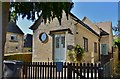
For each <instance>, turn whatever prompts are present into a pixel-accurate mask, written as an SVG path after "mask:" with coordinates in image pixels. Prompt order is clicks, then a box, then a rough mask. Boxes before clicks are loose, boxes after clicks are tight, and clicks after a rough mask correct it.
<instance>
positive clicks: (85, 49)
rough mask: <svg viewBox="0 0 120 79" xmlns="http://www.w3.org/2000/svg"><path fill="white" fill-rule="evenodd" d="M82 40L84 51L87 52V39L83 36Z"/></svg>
mask: <svg viewBox="0 0 120 79" xmlns="http://www.w3.org/2000/svg"><path fill="white" fill-rule="evenodd" d="M83 40H84V51H86V52H88V39H87V38H85V37H83Z"/></svg>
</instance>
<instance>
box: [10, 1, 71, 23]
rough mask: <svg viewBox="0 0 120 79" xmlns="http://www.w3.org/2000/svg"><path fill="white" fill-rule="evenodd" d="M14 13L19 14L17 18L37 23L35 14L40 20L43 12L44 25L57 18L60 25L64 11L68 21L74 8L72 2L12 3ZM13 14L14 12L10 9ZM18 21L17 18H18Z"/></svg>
mask: <svg viewBox="0 0 120 79" xmlns="http://www.w3.org/2000/svg"><path fill="white" fill-rule="evenodd" d="M10 6H11V8H13V11H14V12H15V13H16V14H17V16H20V15H22V18H25V17H26V18H27V19H28V20H32V21H35V20H36V18H35V13H36V14H37V17H38V18H39V16H40V13H41V12H42V15H43V19H44V23H46V22H47V20H48V21H49V23H50V22H51V20H53V18H55V17H57V19H58V21H59V23H60V25H61V19H62V13H63V11H64V12H65V13H66V17H67V19H68V13H69V12H70V10H71V9H72V7H73V3H72V2H11V4H10ZM10 11H11V13H12V12H13V11H12V9H10ZM16 19H17V18H16Z"/></svg>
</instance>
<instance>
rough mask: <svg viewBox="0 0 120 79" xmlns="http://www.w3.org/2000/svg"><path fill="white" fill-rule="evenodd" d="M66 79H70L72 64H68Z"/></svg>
mask: <svg viewBox="0 0 120 79" xmlns="http://www.w3.org/2000/svg"><path fill="white" fill-rule="evenodd" d="M67 77H68V79H72V63H68V73H67Z"/></svg>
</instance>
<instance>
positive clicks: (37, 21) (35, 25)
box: [29, 13, 99, 36]
mask: <svg viewBox="0 0 120 79" xmlns="http://www.w3.org/2000/svg"><path fill="white" fill-rule="evenodd" d="M69 14H70V15H71V16H72V17H74V18H72V19H73V20H75V21H77V22H78V23H80V24H81V25H83V26H84V27H85V28H87V29H88V30H89V31H91V32H92V33H94V34H95V35H97V36H99V34H98V33H96V32H95V31H94V30H93V29H92V28H90V26H88V25H87V24H85V23H84V22H82V21H81V20H80V19H78V18H77V17H76V16H75V15H73V14H72V13H69ZM41 18H42V14H41V16H40V18H39V19H38V20H36V21H35V23H34V24H33V25H32V26H31V27H30V28H29V29H31V30H35V29H37V28H38V27H39V25H40V23H41V22H42V20H41Z"/></svg>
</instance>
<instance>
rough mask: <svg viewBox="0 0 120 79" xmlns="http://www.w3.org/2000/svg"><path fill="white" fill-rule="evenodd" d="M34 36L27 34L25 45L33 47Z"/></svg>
mask: <svg viewBox="0 0 120 79" xmlns="http://www.w3.org/2000/svg"><path fill="white" fill-rule="evenodd" d="M32 37H33V35H31V34H27V35H25V38H24V40H25V41H24V47H31V48H32Z"/></svg>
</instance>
